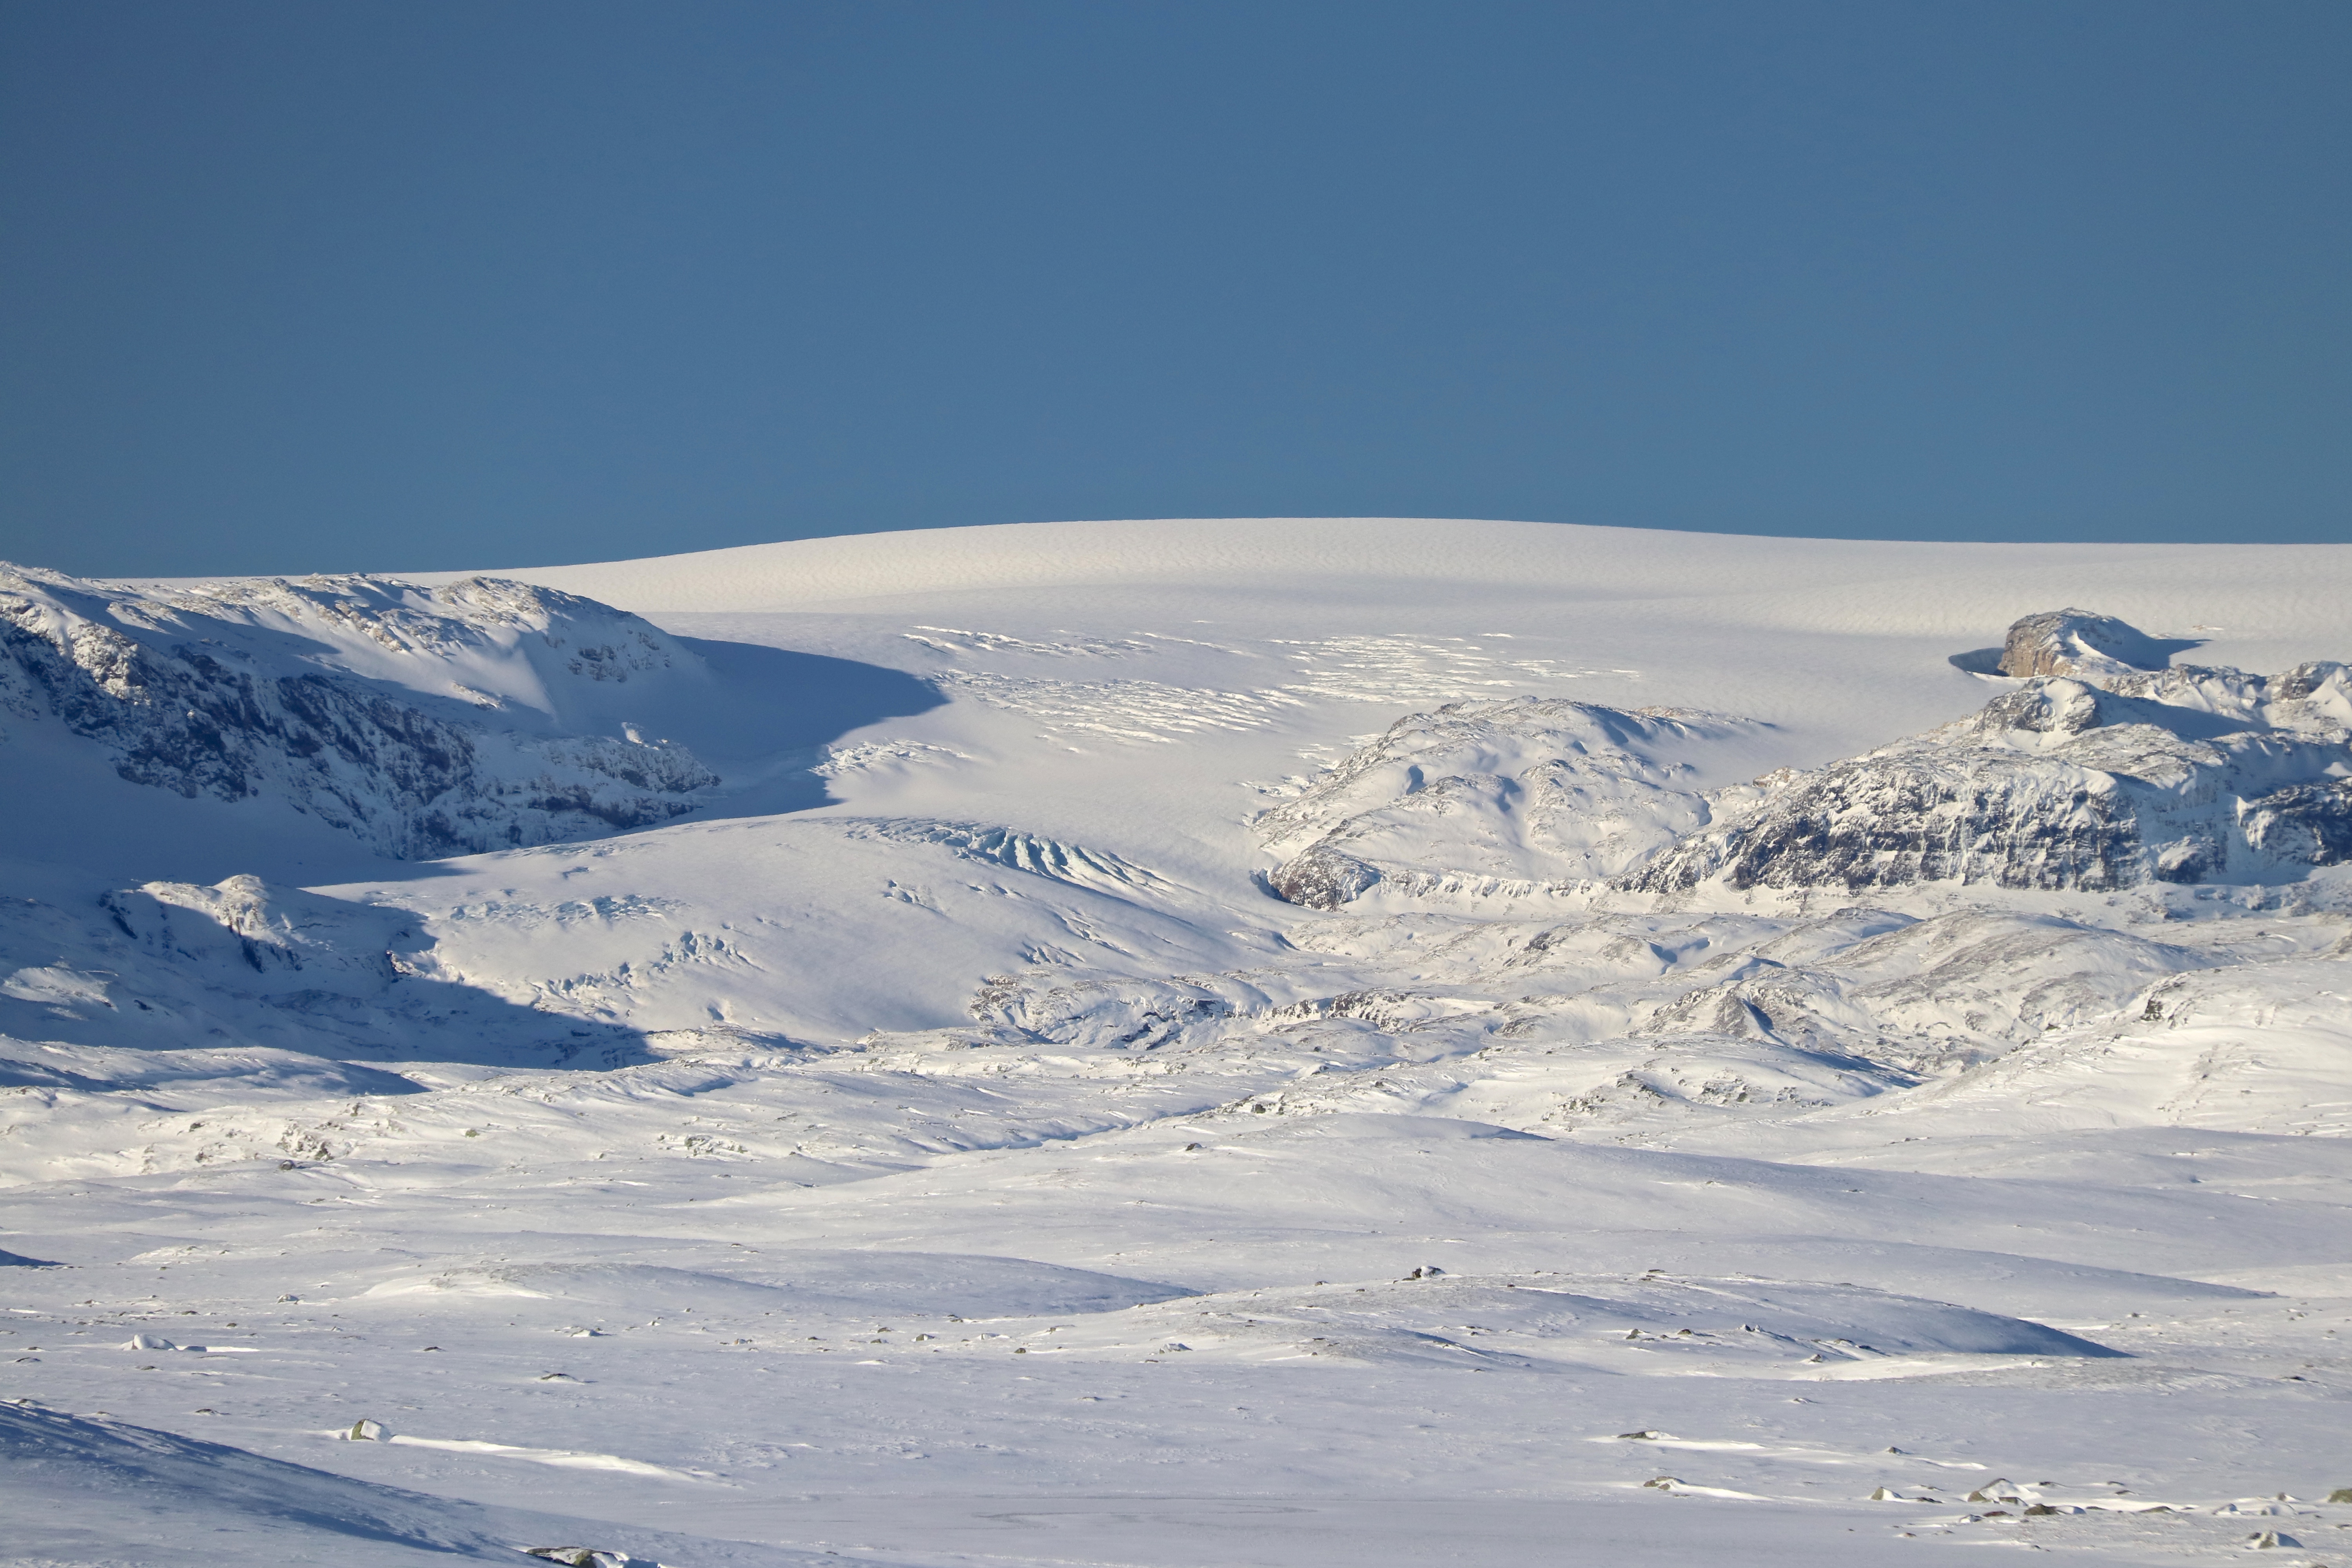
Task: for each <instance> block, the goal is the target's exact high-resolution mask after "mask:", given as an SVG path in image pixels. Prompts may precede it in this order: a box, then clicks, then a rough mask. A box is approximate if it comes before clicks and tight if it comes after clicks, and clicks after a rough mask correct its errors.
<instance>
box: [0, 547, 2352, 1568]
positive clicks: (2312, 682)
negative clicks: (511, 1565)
mask: <svg viewBox="0 0 2352 1568" xmlns="http://www.w3.org/2000/svg"><path fill="white" fill-rule="evenodd" d="M2347 602H2352V548H2344V549H2332V550H2331V549H2308V550H2260V551H2236V550H2226V549H2201V550H2192V549H2182V548H2161V549H2159V548H2147V549H2129V548H2120V547H2116V548H2095V547H2088V546H2065V547H2055V546H2053V547H2011V546H2001V547H1993V546H1941V545H1938V546H1928V545H1885V544H1837V543H1828V542H1807V541H1769V540H1753V539H1716V538H1708V537H1706V536H1696V535H1655V534H1643V533H1635V532H1630V531H1611V530H1595V529H1574V528H1553V527H1549V526H1542V525H1533V524H1500V523H1440V522H1411V521H1395V520H1373V521H1355V522H1347V521H1328V520H1327V521H1289V522H1286V521H1257V522H1248V523H1222V522H1221V523H1149V524H1147V523H1105V524H1055V525H1043V526H1039V527H1036V528H1032V529H973V530H951V531H942V532H940V533H935V534H925V535H895V536H892V535H885V536H871V537H867V538H864V539H845V540H824V541H811V542H804V543H797V544H790V545H778V546H770V547H761V548H760V549H755V550H750V551H733V552H715V553H713V554H712V555H709V556H698V557H678V558H672V559H668V560H664V561H653V562H645V563H615V564H612V565H604V566H591V567H573V568H551V569H544V570H529V571H516V572H507V573H501V574H499V575H497V576H495V577H481V576H467V575H463V574H416V575H415V576H413V577H411V578H405V579H401V580H392V579H370V578H338V579H309V580H303V581H299V582H281V581H277V580H269V581H263V582H255V583H208V584H85V583H77V582H74V581H72V580H69V579H65V578H61V577H58V576H56V575H54V574H45V573H40V572H34V571H25V572H18V573H15V574H11V575H10V576H8V577H7V578H6V579H5V582H0V612H5V614H0V637H5V648H0V655H5V657H0V683H5V684H0V696H5V700H6V702H7V704H8V708H9V711H8V715H7V717H6V718H5V720H0V726H5V730H6V731H7V733H6V736H5V740H0V763H5V768H0V803H5V805H6V807H7V810H6V814H5V820H0V869H5V871H6V873H7V875H8V877H9V878H10V879H12V881H13V884H14V885H13V886H12V887H9V888H7V889H0V891H5V893H6V894H7V898H6V900H5V902H0V1179H5V1181H6V1182H8V1183H9V1184H10V1186H9V1188H8V1193H9V1197H10V1206H9V1221H8V1225H9V1228H8V1230H7V1231H6V1232H5V1234H0V1247H5V1249H6V1255H5V1257H0V1280H5V1282H6V1283H7V1284H8V1285H9V1286H10V1287H11V1289H12V1290H13V1291H14V1296H13V1298H12V1300H11V1301H10V1302H9V1303H6V1305H8V1306H10V1308H11V1310H12V1311H13V1314H14V1318H15V1320H16V1321H10V1322H0V1368H5V1369H7V1370H8V1371H9V1372H10V1373H12V1376H13V1379H14V1381H13V1382H12V1383H10V1384H8V1386H6V1387H5V1388H0V1394H9V1395H14V1396H15V1397H16V1398H19V1399H22V1400H29V1401H32V1402H33V1403H31V1404H26V1405H18V1406H16V1411H17V1414H18V1415H20V1416H22V1417H23V1419H21V1420H19V1419H16V1417H11V1418H10V1419H11V1421H12V1422H13V1423H14V1424H13V1425H5V1431H0V1441H5V1443H6V1444H8V1445H9V1446H10V1452H11V1454H12V1455H15V1456H16V1457H17V1458H19V1459H20V1460H22V1461H23V1462H21V1463H12V1466H11V1467H10V1468H8V1469H6V1470H0V1488H14V1489H15V1490H14V1491H13V1492H11V1494H10V1495H11V1514H10V1517H11V1518H12V1520H16V1519H25V1520H31V1521H34V1524H33V1526H32V1531H31V1533H30V1535H26V1533H25V1531H24V1528H23V1527H21V1526H19V1527H17V1529H18V1536H19V1538H20V1539H21V1540H23V1541H28V1542H30V1544H29V1546H26V1545H20V1544H18V1543H17V1542H12V1547H11V1549H12V1550H31V1551H33V1552H36V1553H37V1554H38V1553H46V1555H47V1558H49V1559H53V1560H60V1561H83V1560H88V1561H112V1560H128V1561H138V1562H142V1563H143V1562H149V1561H153V1562H172V1563H226V1562H239V1561H245V1560H248V1559H249V1558H250V1557H251V1555H252V1553H253V1552H257V1551H264V1550H266V1551H267V1552H269V1553H272V1554H275V1555H276V1556H279V1557H286V1558H289V1560H303V1554H304V1553H309V1554H310V1558H311V1559H313V1560H319V1561H344V1560H348V1561H369V1562H373V1561H379V1560H381V1561H383V1562H387V1563H389V1562H404V1561H416V1562H420V1563H421V1562H425V1561H440V1560H446V1559H447V1557H448V1555H449V1554H450V1553H452V1552H456V1553H457V1554H458V1555H460V1556H464V1555H466V1554H468V1553H471V1554H475V1555H481V1554H485V1553H487V1554H489V1555H492V1556H495V1555H496V1554H497V1552H500V1551H509V1550H511V1549H512V1548H513V1547H515V1546H518V1545H538V1544H555V1542H540V1541H539V1540H538V1539H537V1535H538V1533H541V1532H544V1531H551V1530H557V1529H559V1528H560V1529H561V1530H562V1531H565V1532H567V1533H566V1537H565V1539H566V1541H567V1542H570V1543H571V1544H573V1545H578V1546H582V1547H598V1546H601V1547H604V1548H607V1549H609V1550H610V1551H613V1552H637V1553H640V1554H642V1553H644V1552H659V1553H660V1554H661V1556H662V1560H663V1561H665V1562H672V1563H676V1564H677V1565H678V1568H687V1565H688V1564H690V1563H698V1562H712V1563H718V1562H729V1561H740V1562H745V1563H754V1562H778V1563H782V1562H787V1561H802V1560H805V1559H804V1558H803V1556H801V1555H798V1554H800V1553H819V1554H821V1553H824V1552H836V1553H839V1554H841V1555H843V1556H845V1557H853V1558H855V1557H863V1558H866V1559H867V1560H872V1561H877V1562H892V1563H950V1562H970V1561H974V1560H976V1559H977V1558H979V1557H982V1556H990V1557H996V1558H1003V1559H1007V1560H1024V1561H1034V1560H1042V1559H1045V1558H1051V1559H1053V1560H1055V1561H1063V1562H1087V1563H1109V1562H1118V1563H1171V1564H1173V1563H1187V1564H1192V1563H1228V1562H1231V1563H1240V1562H1244V1561H1249V1562H1276V1563H1286V1564H1287V1563H1299V1564H1307V1563H1325V1562H1335V1563H1336V1562H1342V1561H1344V1562H1350V1563H1354V1562H1362V1561H1386V1560H1391V1559H1392V1558H1394V1557H1396V1556H1398V1555H1401V1554H1409V1555H1414V1556H1431V1557H1435V1558H1438V1559H1440V1560H1448V1561H1461V1562H1469V1563H1520V1562H1525V1561H1530V1560H1536V1559H1538V1558H1540V1557H1541V1556H1542V1555H1543V1554H1544V1553H1545V1552H1549V1551H1551V1550H1553V1549H1554V1548H1555V1547H1556V1544H1557V1542H1559V1540H1561V1539H1562V1538H1563V1537H1567V1538H1572V1539H1578V1540H1581V1541H1584V1542H1590V1543H1591V1549H1592V1551H1594V1552H1600V1553H1601V1554H1602V1555H1603V1556H1605V1557H1607V1558H1608V1559H1609V1560H1612V1561H1626V1562H1659V1563H1680V1562H1698V1561H1710V1562H1720V1561H1740V1562H1757V1563H1776V1562H1786V1563H1840V1562H1851V1563H1886V1562H1892V1561H1897V1560H1901V1559H1904V1558H1907V1556H1908V1555H1909V1554H1912V1553H1914V1552H1918V1551H1922V1550H1927V1549H1929V1548H1930V1547H1931V1546H1932V1544H1933V1543H1934V1542H1939V1541H1942V1542H1967V1541H1985V1542H2003V1543H2011V1544H2014V1545H2026V1546H2038V1547H2042V1548H2043V1549H2047V1550H2056V1551H2074V1552H2077V1553H2078V1554H2080V1555H2083V1556H2084V1557H2085V1558H2086V1560H2089V1561H2098V1562H2119V1563H2120V1562H2143V1561H2145V1562H2156V1561H2182V1560H2188V1561H2195V1560H2200V1557H2201V1556H2210V1555H2211V1554H2214V1553H2219V1552H2235V1551H2236V1550H2238V1549H2241V1548H2242V1547H2243V1546H2244V1545H2246V1544H2247V1543H2248V1542H2251V1541H2255V1540H2258V1539H2259V1538H2261V1537H2262V1536H2263V1535H2265V1534H2269V1535H2272V1536H2275V1537H2278V1538H2280V1539H2281V1540H2282V1541H2292V1540H2295V1539H2301V1540H2303V1541H2305V1542H2311V1541H2313V1540H2315V1539H2330V1538H2332V1535H2322V1534H2321V1532H2323V1531H2326V1532H2332V1531H2334V1530H2335V1528H2336V1525H2338V1524H2339V1523H2340V1524H2346V1525H2352V1506H2347V1505H2337V1504H2329V1503H2326V1502H2325V1501H2324V1499H2325V1498H2326V1496H2327V1495H2328V1493H2329V1492H2330V1491H2331V1490H2332V1489H2335V1488H2336V1487H2339V1486H2346V1487H2352V1473H2343V1474H2339V1473H2337V1471H2336V1469H2335V1468H2333V1467H2334V1466H2335V1463H2336V1461H2335V1460H2334V1459H2333V1458H2330V1457H2329V1456H2331V1455H2333V1454H2334V1453H2335V1452H2336V1445H2335V1444H2334V1436H2335V1433H2336V1426H2338V1425H2340V1423H2339V1422H2338V1421H2337V1420H2336V1410H2337V1409H2338V1407H2339V1405H2340V1404H2341V1401H2342V1399H2343V1398H2344V1397H2346V1396H2347V1395H2352V1359H2347V1358H2346V1357H2345V1356H2344V1354H2343V1352H2340V1351H2339V1350H2338V1348H2337V1347H2336V1340H2337V1339H2338V1338H2339V1337H2340V1335H2339V1333H2338V1331H2339V1330H2342V1331H2345V1332H2352V1275H2347V1274H2346V1273H2345V1272H2344V1271H2343V1268H2342V1265H2341V1263H2340V1261H2339V1259H2340V1258H2342V1256H2343V1255H2344V1248H2345V1247H2346V1245H2347V1241H2352V1236H2347V1231H2346V1224H2347V1215H2352V1201H2347V1199H2352V1187H2347V1184H2346V1182H2347V1175H2352V1155H2347V1151H2352V1142H2346V1141H2345V1140H2344V1139H2343V1137H2342V1136H2341V1134H2343V1133H2345V1132H2347V1131H2352V1117H2347V1115H2346V1114H2345V1107H2346V1106H2347V1104H2352V1090H2347V1082H2346V1074H2347V1070H2352V1069H2348V1068H2347V1065H2346V1064H2347V1062H2352V1005H2347V1002H2346V1000H2345V998H2346V996H2347V994H2352V990H2347V984H2346V982H2347V973H2352V972H2347V964H2352V865H2347V858H2352V794H2348V793H2347V792H2352V783H2347V780H2352V745H2347V742H2352V685H2347V670H2346V667H2345V665H2344V664H2343V663H2341V662H2338V661H2340V660H2342V659H2343V658H2345V657H2346V656H2347V654H2352V627H2347V624H2346V623H2345V621H2344V619H2343V616H2342V612H2341V606H2342V605H2344V604H2345V603H2347ZM2075 605H2090V606H2093V607H2094V608H2093V609H2080V608H2074V607H2070V606H2075ZM2247 671H2271V672H2276V673H2270V674H2252V673H2246V672H2247ZM820 742H822V744H820ZM11 1259H14V1261H11ZM101 1410H102V1411H107V1412H110V1413H112V1414H110V1415H104V1416H100V1415H97V1414H95V1413H96V1412H98V1411H101ZM2256 1433H2259V1434H2260V1436H2259V1438H2257V1437H2255V1436H2248V1434H2256ZM2280 1493H2285V1494H2288V1495H2287V1496H2285V1497H2281V1496H2279V1495H2278V1494H2280ZM124 1497H136V1498H139V1499H141V1501H140V1502H139V1504H138V1506H137V1507H136V1508H135V1509H129V1510H115V1511H114V1512H112V1513H110V1511H109V1510H110V1504H109V1503H108V1502H107V1501H106V1500H107V1499H110V1498H124ZM435 1498H438V1499H445V1500H447V1499H455V1500H462V1501H458V1502H450V1503H448V1504H446V1507H442V1506H440V1505H436V1504H434V1503H432V1502H431V1501H429V1500H430V1499H435ZM1368 1498H1378V1499H1381V1501H1378V1502H1372V1501H1367V1499H1368ZM2158 1504H2161V1505H2162V1507H2163V1510H2164V1511H2162V1512H2157V1511H2154V1510H2155V1509H2156V1507H2157V1505H2158ZM517 1508H528V1509H530V1510H538V1511H536V1512H535V1513H533V1514H532V1515H530V1518H529V1519H527V1520H526V1519H524V1518H523V1516H520V1515H518V1514H514V1513H511V1512H499V1511H498V1510H502V1509H503V1510H513V1509H517ZM597 1521H604V1525H603V1526H599V1524H598V1522H597ZM681 1521H690V1526H689V1524H688V1523H684V1522H681ZM600 1528H603V1529H604V1530H605V1531H606V1533H604V1534H602V1535H600V1534H598V1533H597V1531H598V1530H599V1529H600ZM517 1531H531V1532H533V1533H532V1538H531V1539H530V1540H529V1541H523V1540H520V1539H518V1540H504V1536H505V1535H513V1534H515V1533H516V1532H517ZM501 1532H503V1535H502V1534H501ZM501 1541H503V1542H504V1543H503V1544H502V1545H501V1544H500V1542H501ZM747 1542H756V1543H758V1544H756V1545H754V1544H746V1543H747ZM354 1543H357V1544H354ZM2281 1550H2285V1549H2284V1547H2282V1548H2281ZM339 1553H340V1554H341V1555H338V1554H339ZM37 1560H38V1559H37ZM516 1560H517V1561H521V1560H522V1559H520V1557H518V1558H517V1559H516ZM2287 1560H2289V1561H2293V1560H2294V1558H2293V1557H2292V1555H2290V1556H2289V1557H2288V1559H2287Z"/></svg>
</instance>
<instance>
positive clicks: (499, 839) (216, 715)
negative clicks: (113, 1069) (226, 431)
mask: <svg viewBox="0 0 2352 1568" xmlns="http://www.w3.org/2000/svg"><path fill="white" fill-rule="evenodd" d="M698 679H707V678H706V677H704V674H703V672H702V670H701V669H700V668H699V661H698V660H697V659H696V658H695V657H694V656H693V655H692V654H691V653H688V651H686V650H685V649H683V648H680V647H677V645H676V644H675V643H674V642H673V641H672V640H671V639H670V638H668V637H665V636H664V635H663V634H662V633H660V632H659V631H657V630H656V629H655V628H654V627H653V626H650V625H648V624H647V623H646V622H645V621H643V620H641V619H639V618H638V617H637V616H631V615H627V614H625V613H623V612H620V611H616V610H613V609H611V608H609V607H607V606H605V605H599V604H596V603H594V602H593V601H592V600H585V599H581V598H578V597H575V596H574V595H569V594H562V593H558V592H554V591H552V590H549V589H544V588H534V587H531V586H530V585H528V584H520V583H511V582H502V581H499V580H498V579H494V578H481V577H477V578H468V579H464V580H461V581H458V582H455V583H449V584H442V585H440V586H437V587H425V586H421V585H418V584H405V583H401V582H397V581H394V580H390V579H383V578H371V577H352V576H344V577H312V578H307V579H303V580H301V581H299V582H288V581H286V580H284V579H276V578H273V579H268V580H263V581H259V582H231V583H219V584H205V585H203V586H201V587H191V588H176V589H174V588H160V589H152V590H148V591H145V592H142V591H137V590H133V589H131V588H127V587H123V586H120V585H114V584H95V583H87V582H82V581H80V580H78V579H75V578H70V577H66V576H63V575H61V574H56V573H49V572H38V571H26V570H23V569H18V568H10V567H5V566H0V710H5V713H6V714H8V715H10V716H13V717H14V718H16V719H17V720H19V721H36V722H37V721H44V720H47V721H55V722H58V723H59V724H62V725H63V726H64V727H65V728H66V729H68V731H71V732H72V733H73V734H75V735H78V736H80V737H82V738H83V739H85V740H88V741H90V742H94V743H95V744H97V745H98V746H100V747H101V748H103V749H104V751H105V752H106V754H107V755H108V757H109V758H110V761H111V762H112V764H113V766H114V768H115V771H116V772H117V773H120V774H121V777H123V778H124V779H126V780H129V781H131V783H134V784H149V785H153V786H156V787H158V788H163V789H169V790H173V791H175V792H177V793H178V794H180V795H186V796H191V797H194V796H197V795H209V796H212V797H214V798H216V799H219V800H223V801H238V800H244V799H248V798H253V797H257V796H265V795H266V796H274V797H277V798H280V799H283V800H285V801H286V802H288V803H289V804H290V805H293V806H294V807H295V808H296V809H298V810H300V811H303V812H307V813H310V814H311V815H313V816H317V817H319V818H320V820H321V821H323V822H326V823H328V824H330V825H331V826H335V827H338V828H341V829H343V830H345V831H348V832H350V833H352V835H354V836H355V837H359V838H360V839H362V841H363V842H365V843H367V844H369V845H370V846H372V847H374V848H376V849H378V850H380V851H382V852H383V853H385V854H389V855H393V856H396V857H399V858H433V857H436V856H443V855H451V854H465V853H469V852H475V851H479V850H484V849H492V848H511V847H519V846H523V845H530V844H542V843H547V842H550V841H551V840H557V839H565V838H579V837H587V836H589V835H592V834H600V833H609V832H613V831H615V830H618V829H623V828H628V827H635V826H645V825H646V824H649V823H655V822H662V821H667V820H668V819H669V818H671V817H673V816H678V815H680V814H681V813H684V812H687V811H690V810H692V809H693V808H694V806H695V805H697V804H698V801H697V800H696V798H695V796H696V795H697V793H698V792H700V791H704V790H707V789H709V787H710V786H712V785H713V784H717V783H718V779H717V776H716V775H715V774H713V773H711V772H710V770H709V769H708V768H707V767H705V766H703V764H702V763H700V762H698V760H697V759H696V758H695V757H694V756H693V755H692V753H690V752H687V751H686V750H684V749H683V748H681V747H677V746H674V745H670V744H667V743H665V742H659V741H656V740H652V739H650V738H649V737H647V736H646V735H644V734H642V733H641V732H640V731H639V730H638V728H637V726H636V723H635V722H633V721H635V720H639V719H641V720H642V721H644V722H646V724H648V725H650V724H651V723H653V722H655V721H657V720H658V718H659V716H660V714H661V710H662V709H663V707H664V705H665V700H666V699H668V698H669V697H671V695H672V691H671V689H674V688H676V687H677V686H678V685H679V684H681V683H688V682H694V681H696V680H698Z"/></svg>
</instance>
